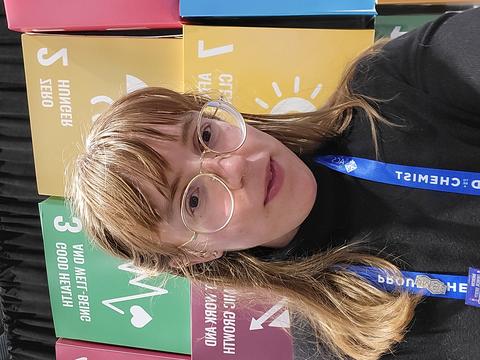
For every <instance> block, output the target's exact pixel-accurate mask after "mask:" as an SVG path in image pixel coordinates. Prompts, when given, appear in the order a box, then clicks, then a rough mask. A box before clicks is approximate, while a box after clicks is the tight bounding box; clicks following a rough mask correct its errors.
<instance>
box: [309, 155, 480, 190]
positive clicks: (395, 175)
mask: <svg viewBox="0 0 480 360" xmlns="http://www.w3.org/2000/svg"><path fill="white" fill-rule="evenodd" d="M315 161H316V162H317V163H318V164H321V165H324V166H326V167H328V168H330V169H332V170H335V171H338V172H341V173H343V174H347V175H350V176H353V177H357V178H360V179H365V180H370V181H375V182H380V183H384V184H391V185H398V186H405V187H411V188H417V189H425V190H435V191H444V192H451V193H458V194H466V195H480V173H475V172H468V171H456V170H443V169H432V168H425V167H418V166H405V165H397V164H389V163H383V162H380V161H376V160H369V159H363V158H358V157H353V156H341V155H324V156H316V157H315Z"/></svg>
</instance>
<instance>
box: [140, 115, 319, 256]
mask: <svg viewBox="0 0 480 360" xmlns="http://www.w3.org/2000/svg"><path fill="white" fill-rule="evenodd" d="M196 115H197V113H193V112H192V113H189V114H188V115H187V116H188V117H189V119H190V120H189V121H186V122H185V124H186V126H185V129H184V132H183V129H182V127H181V126H178V127H173V126H172V127H171V128H170V127H169V128H168V129H166V128H165V126H162V129H161V130H162V131H164V132H168V133H171V134H175V135H178V136H179V140H178V141H176V142H171V141H157V140H155V141H154V142H152V143H149V145H151V146H152V147H153V148H154V149H155V150H156V151H157V152H158V153H160V154H162V156H164V157H165V159H166V160H167V161H168V162H169V164H170V166H171V172H170V173H169V174H167V177H168V179H169V183H172V182H173V179H174V178H176V177H179V184H178V188H177V191H176V193H175V196H174V201H173V204H169V203H168V201H167V199H165V198H164V197H163V196H162V195H161V194H160V193H158V192H157V191H156V190H154V189H153V187H152V186H151V185H148V184H142V186H143V188H144V189H145V190H146V191H147V196H148V197H149V198H150V199H151V200H152V204H153V206H154V207H155V208H156V209H158V210H160V212H161V214H163V215H164V219H166V223H163V222H162V224H159V225H158V232H159V235H160V239H162V241H165V242H168V243H171V244H174V245H182V244H184V243H185V242H187V241H188V240H189V239H190V238H191V237H192V234H193V233H192V232H191V231H190V230H188V229H187V228H186V227H185V225H184V224H183V222H182V218H181V215H180V203H181V197H182V195H183V192H184V190H185V187H186V186H187V184H188V182H189V181H190V180H191V179H192V178H193V177H194V176H196V175H197V174H198V173H199V169H200V155H201V151H199V149H198V145H197V144H198V142H197V132H196ZM182 134H183V135H184V136H183V137H182ZM182 138H183V140H185V142H184V141H183V140H182ZM200 150H201V149H200ZM271 161H273V162H271ZM272 163H273V164H276V165H274V166H278V167H279V168H280V171H278V170H277V172H279V173H283V176H282V175H280V174H277V175H276V179H275V180H274V182H276V183H277V184H279V183H281V186H280V188H279V190H278V192H277V193H276V195H274V196H273V197H272V198H271V199H269V200H268V201H267V202H266V203H265V200H266V193H267V191H266V188H267V184H268V182H269V181H268V180H269V179H270V166H271V164H272ZM277 169H278V168H277ZM202 171H203V172H204V173H205V172H208V173H212V174H215V175H217V176H219V177H221V178H222V179H223V181H224V182H225V183H226V185H227V186H228V187H229V188H230V190H231V192H232V194H233V198H234V201H235V206H234V212H233V216H232V218H231V220H230V222H229V223H228V225H227V226H226V227H225V228H223V229H222V230H220V231H217V232H215V233H209V234H199V235H198V237H197V238H196V240H195V241H193V242H191V243H189V244H188V245H187V246H188V247H189V248H191V249H195V250H209V251H212V250H217V252H218V253H219V256H220V255H221V254H222V252H223V251H229V250H242V249H247V248H251V247H255V246H260V245H262V246H269V247H283V246H285V245H287V244H288V242H289V241H290V240H291V239H292V238H293V236H294V235H295V233H296V232H297V230H298V227H299V225H300V224H301V223H302V222H303V220H304V219H305V218H306V217H307V215H308V214H309V213H310V211H311V209H312V207H313V204H314V202H315V197H316V192H317V183H316V180H315V177H314V175H313V174H312V172H311V171H310V169H309V168H308V167H307V166H306V165H305V164H304V163H303V161H302V160H301V159H300V158H299V157H298V156H297V155H295V153H293V152H292V151H291V150H290V149H288V148H287V147H286V146H285V145H283V144H282V143H281V142H280V141H278V140H277V139H275V138H274V137H272V136H270V135H268V134H266V133H264V132H262V131H260V130H257V129H256V128H254V127H252V126H250V125H247V137H246V140H245V142H244V144H243V145H242V146H241V147H240V148H239V149H237V150H236V151H235V152H232V153H230V154H229V155H227V156H226V157H224V156H221V157H213V156H211V155H210V156H208V157H207V158H205V159H204V161H203V165H202ZM282 177H283V180H282V181H279V180H280V178H282ZM271 192H272V191H270V193H271ZM169 205H171V206H170V210H171V211H169V210H168V209H169ZM167 214H169V215H167Z"/></svg>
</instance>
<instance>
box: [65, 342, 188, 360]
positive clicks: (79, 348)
mask: <svg viewBox="0 0 480 360" xmlns="http://www.w3.org/2000/svg"><path fill="white" fill-rule="evenodd" d="M55 352H56V355H57V356H56V359H57V360H72V359H77V360H87V359H88V360H105V359H108V360H134V359H135V360H190V359H191V358H190V356H188V355H179V354H171V353H164V352H159V351H151V350H142V349H134V348H127V347H121V346H112V345H106V344H99V343H92V342H86V341H77V340H67V339H58V340H57V343H56V344H55Z"/></svg>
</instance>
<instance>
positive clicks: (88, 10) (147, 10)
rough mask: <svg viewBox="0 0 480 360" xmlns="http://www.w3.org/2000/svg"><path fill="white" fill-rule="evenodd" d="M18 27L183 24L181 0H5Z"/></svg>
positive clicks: (113, 27) (11, 23)
mask: <svg viewBox="0 0 480 360" xmlns="http://www.w3.org/2000/svg"><path fill="white" fill-rule="evenodd" d="M4 2H5V11H6V14H7V22H8V28H9V29H10V30H15V31H22V32H26V31H63V30H68V31H80V30H126V29H159V28H161V29H165V28H181V23H180V16H179V9H178V7H179V5H178V0H81V1H76V0H4Z"/></svg>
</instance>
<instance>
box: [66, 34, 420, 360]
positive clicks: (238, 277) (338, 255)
mask: <svg viewBox="0 0 480 360" xmlns="http://www.w3.org/2000/svg"><path fill="white" fill-rule="evenodd" d="M384 43H385V42H380V43H377V44H376V45H374V46H373V47H371V48H370V49H368V50H367V51H365V53H363V54H362V55H361V56H359V57H358V58H357V59H356V61H354V62H353V63H352V64H351V66H350V67H349V68H348V69H347V70H346V72H345V74H344V76H343V78H342V79H341V82H340V84H339V87H338V89H337V90H336V92H335V93H334V94H333V95H332V96H331V97H330V99H329V100H328V102H327V104H326V105H325V106H324V107H323V108H321V109H319V110H318V111H315V112H311V113H305V114H285V115H254V114H245V113H244V114H243V116H244V118H245V120H246V122H247V123H249V124H250V125H252V126H255V127H256V128H258V129H260V130H262V131H264V132H266V133H269V134H270V135H272V136H274V137H276V138H277V139H279V140H280V141H282V142H283V143H284V144H285V145H286V146H288V147H289V148H290V149H292V150H293V151H294V152H296V153H297V154H302V153H309V152H312V151H314V150H315V149H316V148H317V147H318V146H319V144H320V143H321V142H323V141H325V140H327V139H330V138H334V137H337V136H339V135H341V134H342V133H343V132H344V131H345V129H347V127H348V126H349V124H350V123H351V121H352V114H353V110H354V109H355V108H356V109H360V110H362V111H363V112H364V113H365V114H366V116H367V118H368V119H369V121H370V124H371V129H372V140H373V144H374V146H375V150H378V144H377V136H376V126H375V124H376V123H377V122H383V123H386V124H388V123H389V122H388V121H387V120H386V119H384V118H383V117H382V116H381V115H380V114H379V113H378V112H377V110H376V107H375V101H379V100H378V99H372V98H368V97H366V96H362V95H360V94H355V93H352V91H351V87H350V83H351V80H352V78H353V75H354V73H355V70H356V67H357V65H358V64H359V62H360V61H362V60H367V59H368V58H372V57H373V56H375V55H377V54H378V52H379V51H380V49H381V46H382V45H383V44H384ZM207 100H208V99H207V98H206V97H204V96H201V95H198V94H194V93H185V94H180V93H177V92H174V91H171V90H167V89H164V88H145V89H141V90H138V91H135V92H134V93H131V94H129V95H127V96H125V97H123V98H121V99H119V100H117V101H116V102H115V103H114V104H113V105H112V106H111V107H110V108H109V109H108V110H107V111H106V112H105V113H103V114H102V115H101V116H100V117H99V118H98V119H97V120H96V122H95V124H94V126H93V128H92V130H91V132H90V134H89V135H88V138H87V146H86V150H85V152H84V153H82V154H81V155H80V156H79V157H78V158H77V159H76V161H75V164H74V165H73V166H72V175H71V178H70V181H69V185H68V187H67V198H68V199H69V200H70V202H71V204H72V207H73V210H74V212H75V213H76V214H77V216H80V218H81V219H82V220H83V222H84V227H85V230H86V232H87V234H88V235H89V236H90V238H91V239H93V241H94V242H95V243H96V244H97V245H98V246H99V247H100V248H102V249H103V250H105V251H106V252H107V253H110V254H112V255H113V256H117V257H120V258H123V259H128V260H130V261H133V264H134V265H136V266H138V267H140V268H143V269H145V271H146V272H148V273H149V274H151V275H155V274H158V273H161V272H168V273H172V274H176V275H183V276H186V277H187V278H189V279H191V280H192V281H195V282H204V283H211V284H213V285H217V286H227V287H234V288H238V289H244V290H245V291H247V290H249V289H256V290H257V291H262V292H264V293H269V294H272V296H278V297H284V298H285V299H286V301H287V306H288V307H289V309H290V310H291V311H292V312H294V313H296V314H299V315H301V316H302V317H304V318H305V319H306V320H308V322H309V323H310V325H311V327H312V328H313V329H314V332H315V335H316V338H317V340H318V343H319V344H321V345H322V347H327V348H328V349H329V351H330V352H331V353H333V354H334V355H336V356H337V357H339V358H346V357H350V358H353V359H359V360H367V359H368V360H370V359H377V358H378V357H379V356H381V354H383V353H385V352H386V351H391V350H392V349H393V346H394V345H395V344H396V343H398V342H399V341H401V340H402V338H403V337H404V335H405V333H406V331H407V327H408V324H409V323H410V321H411V319H412V317H413V314H414V309H415V306H416V305H417V304H418V302H419V301H420V298H419V297H418V296H414V295H411V294H409V293H407V292H402V291H400V290H399V289H396V290H395V291H392V292H385V291H382V290H379V289H378V288H376V287H375V286H373V285H372V284H371V283H369V282H368V281H366V280H364V279H363V278H361V277H360V276H358V275H356V274H355V273H353V272H352V271H350V270H349V269H347V268H346V267H345V266H340V265H348V264H357V265H368V266H375V267H378V268H381V269H384V270H385V271H387V272H388V273H390V274H391V275H392V276H401V275H400V273H399V269H398V267H397V266H395V265H394V264H393V263H392V262H390V261H389V260H387V259H384V258H381V257H379V256H377V255H374V254H369V253H368V251H367V250H366V248H364V247H362V243H360V242H359V243H357V242H352V243H350V244H347V245H343V246H341V247H337V248H330V249H327V250H326V251H322V252H319V253H317V254H315V255H312V256H310V257H305V258H297V259H289V260H270V261H266V260H261V259H259V258H256V257H254V256H252V255H250V254H249V253H248V251H236V252H227V253H225V254H224V256H222V257H220V258H219V259H215V260H212V261H209V262H207V263H201V264H195V265H185V266H183V267H180V268H176V267H171V265H170V264H171V263H172V260H175V259H181V258H182V257H183V258H187V256H188V253H187V252H186V251H185V250H184V249H182V248H177V247H175V246H173V245H169V244H167V243H162V241H161V239H159V234H158V232H157V231H156V229H158V228H157V226H158V224H161V223H162V221H164V218H163V217H162V214H160V213H159V212H158V211H156V210H155V209H154V207H153V205H152V204H151V203H150V202H149V199H148V197H147V196H146V195H145V194H144V192H143V191H142V189H141V188H139V186H138V185H137V181H136V180H143V181H146V182H148V183H149V184H152V185H153V186H154V187H155V189H156V190H157V191H158V192H160V193H161V194H162V195H163V196H164V197H165V198H167V199H169V200H171V199H170V184H169V183H168V181H167V177H166V174H167V172H168V171H169V169H170V164H168V162H167V161H166V160H165V158H164V157H162V155H161V154H158V153H157V152H156V151H155V150H153V149H152V148H151V147H149V146H148V145H147V144H146V140H147V139H149V140H151V139H158V140H169V141H176V138H175V137H173V136H171V135H167V134H165V133H163V132H162V131H161V130H160V129H161V126H159V125H166V126H179V124H181V123H182V120H183V121H186V120H185V119H186V118H187V117H186V116H185V114H186V113H187V112H190V111H199V110H200V108H201V106H202V105H203V104H204V103H205V101H207ZM286 120H288V121H286ZM366 140H367V139H366ZM180 263H182V262H180Z"/></svg>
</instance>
